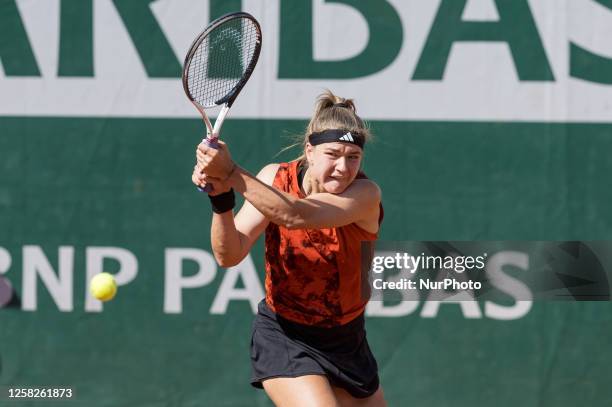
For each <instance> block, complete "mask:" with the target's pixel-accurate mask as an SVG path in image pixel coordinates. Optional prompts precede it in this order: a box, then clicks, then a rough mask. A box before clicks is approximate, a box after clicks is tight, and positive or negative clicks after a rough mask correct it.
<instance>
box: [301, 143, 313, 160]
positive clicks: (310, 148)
mask: <svg viewBox="0 0 612 407" xmlns="http://www.w3.org/2000/svg"><path fill="white" fill-rule="evenodd" d="M314 149H315V147H314V146H313V145H312V144H310V143H306V148H305V149H304V153H305V154H306V160H307V161H308V162H309V163H310V162H312V160H313V156H314Z"/></svg>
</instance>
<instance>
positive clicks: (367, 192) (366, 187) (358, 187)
mask: <svg viewBox="0 0 612 407" xmlns="http://www.w3.org/2000/svg"><path fill="white" fill-rule="evenodd" d="M346 192H347V193H350V194H351V195H354V196H358V197H361V198H363V197H368V198H370V199H371V200H372V201H376V202H380V199H381V196H382V192H381V190H380V187H379V186H378V184H376V182H374V181H372V180H371V179H367V178H360V179H356V180H354V181H353V182H352V183H351V185H350V187H349V188H347V189H346Z"/></svg>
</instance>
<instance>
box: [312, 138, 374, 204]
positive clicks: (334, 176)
mask: <svg viewBox="0 0 612 407" xmlns="http://www.w3.org/2000/svg"><path fill="white" fill-rule="evenodd" d="M307 156H308V159H309V161H310V162H311V163H312V166H311V168H310V176H311V177H313V179H314V180H316V182H317V184H318V185H319V187H320V188H321V189H323V190H324V191H325V192H329V193H332V194H340V193H342V192H344V190H345V189H346V188H347V187H348V186H349V185H350V184H351V182H353V180H354V179H355V177H356V176H357V173H358V172H359V168H360V166H361V159H362V156H363V150H361V148H359V147H358V146H356V145H353V144H348V143H323V144H319V145H317V146H314V147H312V146H310V148H308V149H307Z"/></svg>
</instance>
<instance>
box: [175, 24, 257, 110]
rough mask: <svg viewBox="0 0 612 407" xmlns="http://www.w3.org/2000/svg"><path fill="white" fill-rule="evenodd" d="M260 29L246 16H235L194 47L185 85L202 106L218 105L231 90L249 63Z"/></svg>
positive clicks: (253, 53)
mask: <svg viewBox="0 0 612 407" xmlns="http://www.w3.org/2000/svg"><path fill="white" fill-rule="evenodd" d="M259 38H260V36H259V31H258V29H257V27H256V26H255V24H254V23H253V22H252V21H251V20H250V19H248V18H236V19H233V20H230V21H228V22H226V23H224V24H221V25H220V26H219V27H217V28H216V29H214V30H213V31H212V32H210V34H209V35H208V36H207V37H206V38H205V39H204V41H202V43H201V44H200V45H199V46H198V48H197V49H196V51H195V53H194V55H193V57H192V60H191V64H190V65H189V70H188V78H187V85H188V88H189V92H190V93H191V95H192V97H193V98H194V100H195V101H196V102H198V103H199V104H200V105H202V106H203V107H211V106H215V105H217V104H218V103H217V102H218V101H220V100H222V99H224V98H225V97H226V96H228V95H229V94H231V93H232V91H233V90H234V89H235V88H236V86H237V85H238V84H239V82H240V81H241V79H242V77H243V76H244V74H245V72H246V70H247V69H248V68H249V66H250V65H251V61H252V60H253V57H254V55H255V51H256V48H257V43H258V41H259Z"/></svg>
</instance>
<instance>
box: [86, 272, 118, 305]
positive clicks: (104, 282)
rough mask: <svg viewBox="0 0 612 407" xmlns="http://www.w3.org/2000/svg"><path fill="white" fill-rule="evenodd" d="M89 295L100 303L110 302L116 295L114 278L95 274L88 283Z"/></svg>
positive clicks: (108, 275)
mask: <svg viewBox="0 0 612 407" xmlns="http://www.w3.org/2000/svg"><path fill="white" fill-rule="evenodd" d="M89 291H90V292H91V295H93V296H94V297H96V298H97V299H99V300H100V301H110V300H112V299H113V297H115V294H117V283H115V277H113V275H112V274H110V273H100V274H96V275H95V276H94V278H92V279H91V282H90V283H89Z"/></svg>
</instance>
